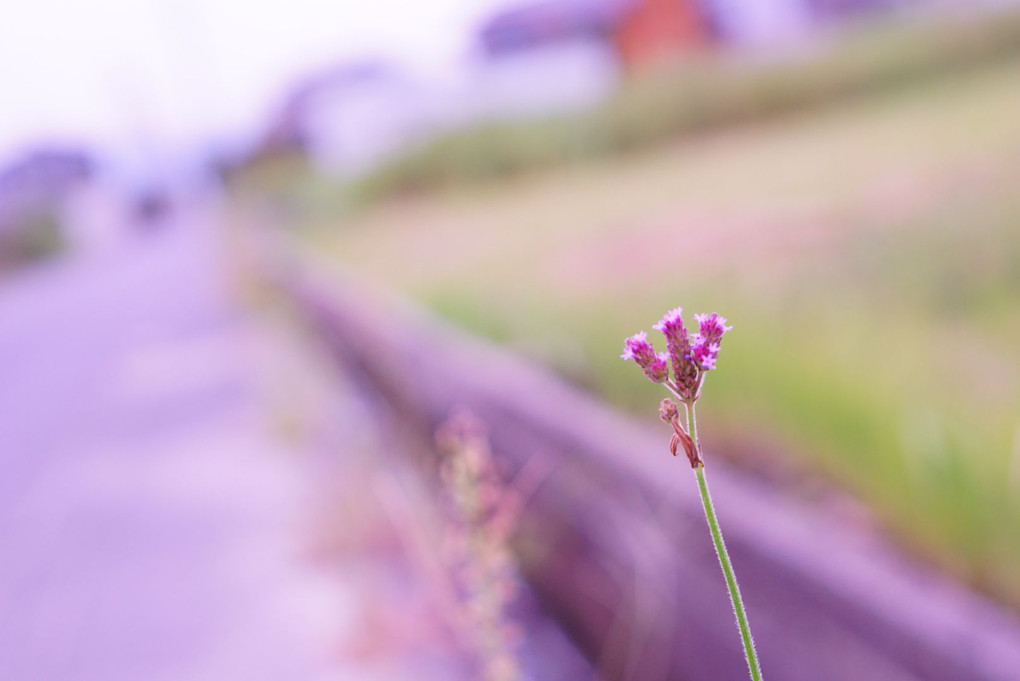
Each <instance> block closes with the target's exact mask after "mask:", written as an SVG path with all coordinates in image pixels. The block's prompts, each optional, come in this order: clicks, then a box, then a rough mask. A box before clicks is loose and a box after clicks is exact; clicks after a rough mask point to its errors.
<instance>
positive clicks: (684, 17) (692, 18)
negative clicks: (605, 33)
mask: <svg viewBox="0 0 1020 681" xmlns="http://www.w3.org/2000/svg"><path fill="white" fill-rule="evenodd" d="M709 40H710V32H709V27H708V24H707V22H706V21H705V18H704V16H703V15H702V12H701V11H700V9H699V8H698V6H697V2H695V1H694V0H637V2H635V3H634V6H633V7H631V8H630V9H629V10H628V11H627V13H626V14H625V15H624V16H623V18H622V20H621V21H620V22H619V24H617V26H616V28H615V29H614V31H613V43H614V44H615V45H616V49H617V50H618V51H619V53H620V58H621V59H622V60H623V63H624V66H625V67H626V68H627V70H629V71H636V70H642V69H643V68H645V67H648V66H652V65H654V64H655V63H656V62H661V61H663V60H664V59H668V58H669V57H672V56H675V55H676V54H678V53H682V52H684V51H691V50H695V49H698V48H700V47H703V46H705V45H707V44H708V42H709Z"/></svg>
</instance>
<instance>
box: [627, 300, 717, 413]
mask: <svg viewBox="0 0 1020 681" xmlns="http://www.w3.org/2000/svg"><path fill="white" fill-rule="evenodd" d="M682 315H683V309H682V308H679V307H678V308H674V309H672V310H670V311H669V312H667V313H666V315H665V316H664V317H663V318H662V319H661V320H660V321H659V323H658V324H656V325H655V326H654V327H652V328H654V329H656V330H657V331H661V332H662V335H663V336H665V337H666V352H662V353H657V352H656V351H655V348H654V347H653V346H652V344H651V343H649V342H648V335H647V334H646V333H645V332H644V331H642V332H640V333H637V334H635V335H633V336H631V337H630V338H628V339H627V340H626V341H625V342H624V348H623V355H621V356H622V357H623V359H632V360H634V362H635V363H636V364H637V365H638V366H639V367H641V369H642V371H644V372H645V376H647V377H648V379H649V380H650V381H652V382H653V383H664V384H665V385H666V387H667V388H669V389H670V390H671V391H672V392H673V393H674V394H675V395H676V396H677V397H678V398H680V399H681V400H683V401H684V402H686V403H693V402H694V401H695V400H697V399H698V397H699V396H700V394H701V383H702V381H703V380H704V375H705V372H706V371H711V370H712V369H715V363H716V360H717V359H718V358H719V345H720V343H721V342H722V337H723V334H725V333H726V332H727V331H729V330H730V329H732V328H733V327H731V326H726V318H725V317H721V316H719V315H718V314H716V313H714V312H713V313H712V314H699V315H694V318H695V320H697V322H698V331H697V333H694V334H690V333H689V332H688V331H687V327H686V326H685V325H684V320H683V316H682ZM667 360H668V362H669V365H670V366H671V367H672V369H673V378H672V380H670V375H669V371H668V369H667V366H666V362H667Z"/></svg>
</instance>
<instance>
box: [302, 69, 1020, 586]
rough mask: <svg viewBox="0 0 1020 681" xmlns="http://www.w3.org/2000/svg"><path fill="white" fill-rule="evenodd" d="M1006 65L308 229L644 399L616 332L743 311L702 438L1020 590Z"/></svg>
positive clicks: (713, 384) (1016, 168)
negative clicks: (841, 490) (863, 506)
mask: <svg viewBox="0 0 1020 681" xmlns="http://www.w3.org/2000/svg"><path fill="white" fill-rule="evenodd" d="M1018 82H1020V59H1013V60H1006V61H1003V62H1000V63H998V64H996V65H994V66H989V67H986V68H985V69H982V70H980V71H974V72H969V73H966V74H959V75H957V76H955V77H951V78H946V79H941V80H938V81H929V82H927V83H925V84H924V85H923V86H912V87H909V88H904V89H891V90H888V91H885V92H883V93H881V94H880V95H875V96H872V97H865V98H858V99H854V100H847V101H844V102H843V103H842V104H840V105H838V106H835V105H834V106H832V107H829V108H824V109H817V110H814V111H812V112H810V113H803V114H801V115H800V116H798V117H796V118H794V119H785V120H772V121H770V122H764V123H761V124H757V125H754V126H744V127H742V128H740V129H738V130H732V131H730V132H725V133H718V134H713V135H706V136H703V137H700V138H697V139H694V140H688V141H686V142H674V143H669V144H664V145H661V146H659V147H657V148H653V149H649V150H647V151H644V152H640V153H634V154H631V155H628V156H626V157H621V158H617V159H614V160H611V161H610V160H604V161H601V162H598V163H590V164H586V165H577V166H569V167H561V168H558V169H549V170H546V171H542V172H537V173H532V174H529V175H527V176H523V177H517V178H513V179H510V180H507V181H505V182H503V183H501V184H498V185H496V184H491V185H485V186H480V187H474V188H471V189H469V188H464V187H456V188H452V189H447V190H445V191H440V192H433V193H432V194H429V195H427V196H421V197H416V198H404V199H401V200H393V201H389V202H385V203H382V204H379V205H376V206H373V207H370V208H368V209H366V210H365V211H363V212H361V213H359V214H357V215H354V216H347V217H344V218H342V219H336V220H333V221H329V222H328V223H327V224H325V226H323V224H322V223H319V226H318V227H317V228H315V229H312V230H310V231H308V232H307V236H308V238H309V239H310V240H311V242H312V243H313V244H315V245H316V246H317V247H318V248H321V249H324V250H326V251H328V252H330V253H333V254H335V256H336V258H337V259H338V260H339V261H341V262H342V263H343V264H344V266H345V267H347V268H351V269H354V270H357V271H359V272H360V273H361V274H362V275H364V276H366V277H369V278H372V279H375V280H378V281H379V282H382V283H384V284H385V285H387V286H389V287H393V288H396V289H399V290H401V291H404V292H406V293H407V294H409V295H411V296H413V297H415V298H417V299H419V300H421V301H424V302H425V303H426V304H428V305H430V306H431V307H432V308H434V309H435V310H436V311H438V312H439V313H440V314H442V315H444V316H446V317H448V318H450V319H452V320H454V321H455V322H457V323H459V324H462V325H463V326H465V327H467V328H469V329H472V330H474V331H476V332H479V333H482V334H484V335H486V336H489V337H491V338H494V339H496V340H498V341H500V342H503V343H506V344H508V345H510V346H512V347H515V348H517V349H520V350H522V351H524V352H527V353H529V354H531V355H533V356H535V357H537V358H539V359H541V360H542V361H545V362H548V363H549V364H550V365H552V366H555V367H557V368H558V369H559V370H560V371H561V372H563V373H564V375H566V376H568V377H570V378H571V379H573V380H575V381H577V382H579V383H581V384H583V385H585V386H587V387H590V388H591V389H593V390H596V391H598V392H600V393H601V394H603V395H605V396H606V397H608V398H609V399H612V400H615V401H617V402H619V403H620V404H621V405H625V406H627V407H629V408H632V409H634V410H635V411H637V412H638V413H642V414H648V415H649V416H650V417H653V416H654V414H655V407H656V404H657V401H658V398H659V397H660V395H659V394H658V390H657V389H656V386H652V385H650V384H647V383H646V382H644V380H643V379H642V378H641V376H640V373H639V372H637V371H635V370H634V367H633V366H630V365H629V364H626V363H624V362H622V361H620V360H619V359H618V357H619V353H620V347H621V343H622V339H623V338H624V337H625V336H627V335H630V334H631V333H633V332H635V331H637V330H639V329H642V328H644V329H647V328H649V327H650V326H651V324H652V323H653V322H654V321H656V320H657V319H658V317H659V316H660V315H661V314H662V312H664V311H665V310H666V309H668V308H670V307H673V306H675V305H678V304H683V305H685V306H686V307H687V308H688V310H690V311H691V312H695V311H710V310H718V311H719V312H721V313H723V314H725V315H726V316H728V317H729V318H730V320H731V322H732V323H734V325H735V327H736V328H735V331H734V332H733V333H732V334H731V335H730V336H728V337H727V339H726V343H725V346H724V349H723V352H722V356H721V358H720V369H719V371H717V372H714V373H713V374H712V375H711V376H710V380H709V382H708V384H707V386H706V391H705V398H704V402H703V405H704V406H703V408H702V409H700V410H699V413H700V414H702V415H703V417H704V418H705V419H706V434H705V438H704V440H705V442H706V443H707V445H708V447H709V450H710V453H711V448H712V442H713V441H719V442H722V441H726V442H744V443H746V445H747V447H749V448H750V449H752V450H753V449H754V447H755V446H757V444H760V443H762V442H766V441H769V442H774V441H777V440H778V441H780V442H782V443H784V444H785V446H786V449H787V450H788V451H789V452H790V454H789V456H792V457H795V458H796V459H797V464H798V465H799V466H803V467H805V468H807V469H809V470H812V471H816V472H817V473H819V474H821V475H824V476H826V477H828V478H829V479H831V480H834V481H838V482H839V483H841V484H842V485H845V486H846V487H847V488H848V489H850V490H852V491H853V492H854V493H856V494H857V495H858V496H860V497H861V498H862V499H864V500H866V501H867V502H868V503H869V505H870V506H871V507H872V508H873V509H874V511H875V514H876V516H877V517H878V518H879V519H880V520H881V521H882V522H883V523H884V524H885V525H886V526H887V527H888V528H890V529H891V530H892V531H894V532H895V533H897V535H898V536H899V537H900V538H901V539H902V540H903V541H904V542H906V543H907V544H909V545H910V546H911V547H912V548H913V549H914V550H916V551H918V552H920V553H923V554H924V555H926V556H928V557H929V558H931V559H933V560H935V561H936V562H938V563H940V564H941V565H942V566H944V567H945V568H946V569H947V570H950V571H952V572H953V573H955V574H958V575H960V576H961V577H963V578H965V579H967V580H969V581H970V582H972V583H974V584H976V585H978V586H980V587H981V588H983V589H986V590H988V591H989V592H992V593H995V594H997V595H998V596H999V597H1001V598H1003V599H1004V600H1007V601H1009V602H1012V603H1014V604H1020V501H1018V500H1020V350H1018V348H1020V305H1018V300H1020V192H1018V191H1017V187H1018V186H1020V125H1018V124H1017V121H1020V89H1018V88H1017V87H1016V83H1018ZM665 437H666V434H665V433H664V443H665V442H666V440H665ZM664 447H665V444H664ZM719 453H720V454H722V455H726V454H727V452H726V451H722V452H719Z"/></svg>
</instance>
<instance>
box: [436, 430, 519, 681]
mask: <svg viewBox="0 0 1020 681" xmlns="http://www.w3.org/2000/svg"><path fill="white" fill-rule="evenodd" d="M436 443H437V444H438V446H439V448H440V449H441V450H442V451H443V452H444V454H445V456H444V458H443V460H442V464H441V467H440V477H441V479H442V482H443V489H444V491H445V493H446V496H447V502H448V504H449V515H448V517H449V527H448V532H447V541H446V554H447V557H448V562H449V564H450V565H451V566H452V569H453V576H454V584H455V588H456V591H457V593H458V594H459V595H460V604H461V609H460V611H459V617H458V624H459V625H460V633H461V636H462V638H463V640H465V641H469V642H470V643H471V648H472V649H473V651H474V653H475V657H476V660H477V663H478V667H479V670H480V674H479V676H478V677H477V678H479V679H480V680H481V681H516V679H519V678H520V677H521V671H520V664H519V661H518V659H517V654H516V648H517V641H518V640H519V639H520V638H521V635H522V634H521V632H520V631H519V629H518V627H517V625H516V624H515V623H514V622H513V621H512V619H511V617H510V615H509V613H508V606H509V605H510V603H511V602H512V600H513V598H514V596H515V594H516V591H517V571H516V565H515V563H514V558H513V554H512V553H511V551H510V548H509V544H508V541H509V535H510V532H511V531H512V530H513V528H514V526H515V524H516V520H517V509H518V507H519V504H518V503H517V499H516V497H515V495H514V494H513V493H512V492H511V491H510V490H509V489H507V487H506V486H505V485H504V484H503V483H502V482H501V480H500V477H499V473H498V471H497V470H496V465H495V461H494V460H493V458H492V454H491V453H490V451H489V444H488V440H487V439H486V435H485V431H484V427H483V425H482V423H481V422H480V421H478V420H477V419H476V418H474V417H473V416H471V415H470V414H468V413H467V412H458V413H455V414H453V415H452V416H451V417H450V418H449V419H448V420H447V421H446V422H445V423H444V424H443V425H442V426H441V427H440V428H439V430H438V431H437V433H436Z"/></svg>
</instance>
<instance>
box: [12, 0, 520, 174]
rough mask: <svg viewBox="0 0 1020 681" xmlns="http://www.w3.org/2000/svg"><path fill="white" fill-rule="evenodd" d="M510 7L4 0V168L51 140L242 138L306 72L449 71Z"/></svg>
mask: <svg viewBox="0 0 1020 681" xmlns="http://www.w3.org/2000/svg"><path fill="white" fill-rule="evenodd" d="M505 2H506V0H0V16H2V17H3V19H2V21H0V93H2V95H0V97H2V99H0V163H2V162H3V161H4V160H6V159H7V158H8V157H9V155H10V154H11V153H13V152H16V151H18V150H20V149H22V148H24V147H27V146H29V145H31V144H33V143H36V142H40V141H53V140H68V141H71V142H76V141H81V140H83V141H85V142H91V143H92V144H94V145H96V146H99V147H102V148H105V149H107V150H111V151H114V152H117V151H118V150H122V149H127V148H137V147H139V146H150V147H153V150H159V149H170V148H178V147H181V148H183V147H192V148H193V147H194V146H195V145H196V144H201V143H204V142H208V141H210V140H214V139H217V138H219V137H221V136H222V135H224V134H228V135H229V134H234V135H237V134H239V133H242V132H244V131H250V130H251V129H252V127H253V126H255V125H258V124H260V123H262V122H264V120H265V115H266V113H267V111H269V109H270V107H272V106H273V104H274V103H276V102H277V101H279V98H280V97H281V96H282V94H283V92H284V91H285V88H286V87H287V86H288V84H289V83H290V82H291V81H292V80H293V79H294V77H295V76H300V75H302V74H303V73H306V72H307V71H309V70H310V69H315V68H316V67H321V66H325V65H329V64H332V63H337V62H339V61H341V60H343V59H344V58H356V57H359V56H369V57H371V56H384V57H389V58H393V59H395V60H397V61H398V62H400V63H402V64H403V65H405V66H407V67H409V68H411V69H414V70H417V71H420V72H423V73H424V75H426V77H429V76H432V77H441V76H442V75H443V74H445V73H449V72H451V71H452V70H453V68H454V67H455V65H456V61H457V59H458V57H459V56H460V55H462V54H463V53H464V52H465V51H466V50H467V49H468V46H469V44H470V43H469V41H470V39H471V29H472V28H473V27H474V26H475V25H476V24H477V22H478V21H479V20H480V19H481V18H483V17H484V16H485V15H486V14H488V13H489V12H490V11H492V10H493V9H494V8H495V7H497V6H499V5H503V4H505ZM134 153H137V150H136V151H135V152H134Z"/></svg>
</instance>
